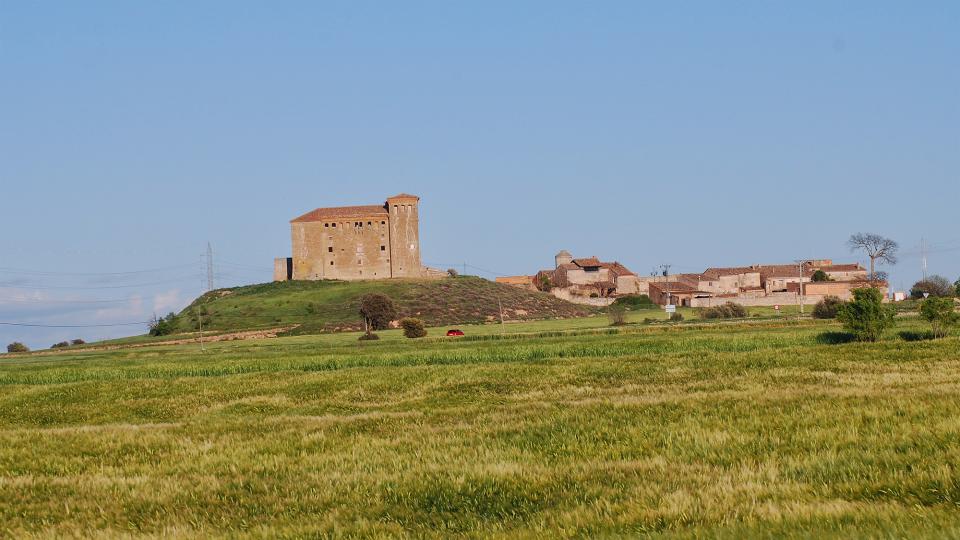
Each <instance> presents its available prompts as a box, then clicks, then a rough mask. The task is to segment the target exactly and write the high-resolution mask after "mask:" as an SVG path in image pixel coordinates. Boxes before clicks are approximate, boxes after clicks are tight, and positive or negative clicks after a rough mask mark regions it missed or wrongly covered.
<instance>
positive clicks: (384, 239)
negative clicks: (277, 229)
mask: <svg viewBox="0 0 960 540" xmlns="http://www.w3.org/2000/svg"><path fill="white" fill-rule="evenodd" d="M419 202H420V198H419V197H417V196H415V195H408V194H406V193H401V194H400V195H395V196H393V197H390V198H388V199H387V201H386V203H384V204H378V205H368V206H340V207H334V208H317V209H316V210H313V211H311V212H307V213H306V214H304V215H302V216H300V217H298V218H295V219H293V220H292V221H290V236H291V240H292V242H293V253H292V255H293V256H292V257H286V258H280V259H275V260H274V269H273V279H274V281H287V280H320V279H340V280H347V281H353V280H361V279H388V278H398V277H423V276H426V275H428V274H430V273H431V271H430V270H429V269H426V268H424V267H423V265H422V263H421V262H420V228H419V216H418V204H419Z"/></svg>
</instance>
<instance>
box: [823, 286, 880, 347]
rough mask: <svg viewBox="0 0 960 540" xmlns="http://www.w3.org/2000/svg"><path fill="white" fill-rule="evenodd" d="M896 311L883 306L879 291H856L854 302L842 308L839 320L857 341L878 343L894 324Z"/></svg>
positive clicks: (869, 289)
mask: <svg viewBox="0 0 960 540" xmlns="http://www.w3.org/2000/svg"><path fill="white" fill-rule="evenodd" d="M893 317H894V311H893V310H892V309H890V308H889V307H888V306H885V305H883V294H882V293H881V292H880V290H879V289H874V288H872V287H871V288H866V289H854V290H853V300H851V301H849V302H847V303H845V304H843V305H842V306H840V310H839V311H838V312H837V319H839V320H840V322H842V323H843V326H844V328H846V329H847V330H848V331H849V332H850V333H852V334H853V336H854V338H856V339H857V341H877V340H879V339H880V338H881V337H882V336H883V332H884V331H886V330H887V329H888V328H891V327H892V326H893V324H894V320H893Z"/></svg>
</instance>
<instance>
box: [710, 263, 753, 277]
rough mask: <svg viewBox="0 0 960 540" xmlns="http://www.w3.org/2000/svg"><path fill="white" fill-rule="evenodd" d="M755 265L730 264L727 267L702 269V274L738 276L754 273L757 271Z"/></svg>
mask: <svg viewBox="0 0 960 540" xmlns="http://www.w3.org/2000/svg"><path fill="white" fill-rule="evenodd" d="M759 271H760V270H758V269H757V268H755V267H752V266H731V267H728V268H707V269H706V270H704V271H703V273H704V275H708V276H715V277H720V276H738V275H740V274H756V273H757V272H759Z"/></svg>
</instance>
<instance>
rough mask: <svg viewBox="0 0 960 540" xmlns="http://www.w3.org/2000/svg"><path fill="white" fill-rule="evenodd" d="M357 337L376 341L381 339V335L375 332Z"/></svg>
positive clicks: (362, 339) (361, 339)
mask: <svg viewBox="0 0 960 540" xmlns="http://www.w3.org/2000/svg"><path fill="white" fill-rule="evenodd" d="M357 339H358V340H360V341H376V340H378V339H380V336H378V335H376V334H374V333H373V332H367V333H366V334H360V337H359V338H357Z"/></svg>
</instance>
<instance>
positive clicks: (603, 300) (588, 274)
mask: <svg viewBox="0 0 960 540" xmlns="http://www.w3.org/2000/svg"><path fill="white" fill-rule="evenodd" d="M496 281H497V282H498V283H505V284H508V285H513V286H518V287H524V288H529V287H533V288H535V289H538V290H542V291H546V292H549V293H550V294H552V295H554V296H556V297H557V298H561V299H564V300H568V301H570V302H576V303H580V304H591V305H609V304H610V303H612V302H613V301H614V299H615V298H616V297H618V296H623V295H628V294H638V291H639V280H638V278H637V275H636V274H634V273H633V272H631V271H630V269H628V268H627V267H626V266H624V265H622V264H620V263H619V262H616V261H614V262H603V261H601V260H599V259H597V257H595V256H593V257H587V258H582V259H577V258H574V257H573V255H571V254H570V252H568V251H566V250H562V251H560V252H559V253H557V254H556V256H555V257H554V268H553V269H551V270H541V271H540V272H538V273H537V274H536V275H533V276H503V277H498V278H497V279H496Z"/></svg>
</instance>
